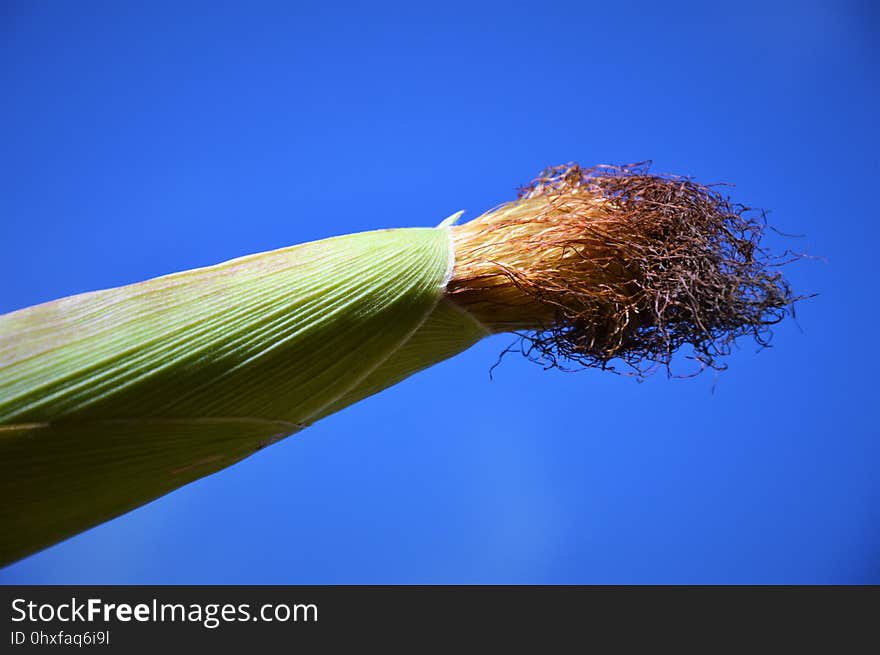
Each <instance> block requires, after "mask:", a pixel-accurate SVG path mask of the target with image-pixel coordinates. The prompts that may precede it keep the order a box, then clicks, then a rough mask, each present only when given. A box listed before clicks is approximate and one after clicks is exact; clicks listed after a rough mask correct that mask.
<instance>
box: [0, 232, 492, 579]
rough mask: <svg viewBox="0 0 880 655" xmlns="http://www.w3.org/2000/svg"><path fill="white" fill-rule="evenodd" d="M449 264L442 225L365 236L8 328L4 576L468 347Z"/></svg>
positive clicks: (110, 294)
mask: <svg viewBox="0 0 880 655" xmlns="http://www.w3.org/2000/svg"><path fill="white" fill-rule="evenodd" d="M451 259H452V258H451V253H450V239H449V231H448V228H447V227H446V226H445V225H444V226H441V227H440V228H435V229H428V228H410V229H396V230H382V231H375V232H366V233H361V234H354V235H347V236H343V237H336V238H333V239H326V240H322V241H317V242H313V243H308V244H303V245H300V246H294V247H291V248H285V249H282V250H276V251H273V252H269V253H262V254H258V255H251V256H248V257H243V258H240V259H236V260H232V261H229V262H226V263H223V264H219V265H217V266H211V267H208V268H203V269H197V270H194V271H187V272H184V273H178V274H174V275H168V276H165V277H161V278H157V279H154V280H149V281H147V282H142V283H138V284H133V285H129V286H126V287H121V288H118V289H110V290H106V291H97V292H92V293H86V294H82V295H78V296H73V297H71V298H65V299H61V300H57V301H54V302H50V303H46V304H43V305H39V306H36V307H30V308H27V309H23V310H20V311H17V312H13V313H11V314H7V315H5V316H0V496H2V498H3V503H2V507H0V525H2V528H3V529H2V537H0V563H2V564H6V563H9V562H11V561H14V560H16V559H18V558H21V557H24V556H26V555H28V554H30V553H33V552H36V551H37V550H40V549H42V548H44V547H46V546H48V545H51V544H53V543H55V542H57V541H59V540H61V539H64V538H66V537H69V536H71V535H73V534H76V533H77V532H80V531H82V530H84V529H87V528H89V527H91V526H94V525H97V524H98V523H101V522H103V521H106V520H108V519H110V518H112V517H114V516H117V515H119V514H121V513H123V512H126V511H128V510H130V509H133V508H135V507H137V506H139V505H142V504H144V503H146V502H149V501H150V500H152V499H154V498H156V497H158V496H161V495H163V494H165V493H168V492H169V491H172V490H173V489H176V488H178V487H180V486H182V485H184V484H186V483H188V482H191V481H193V480H196V479H198V478H201V477H203V476H205V475H209V474H211V473H213V472H216V471H218V470H220V469H222V468H225V467H227V466H229V465H230V464H233V463H234V462H236V461H239V460H241V459H242V458H244V457H247V456H248V455H250V454H252V453H253V452H255V451H256V450H259V449H260V448H262V447H264V446H265V445H267V444H269V443H272V442H274V441H277V440H278V439H280V438H282V437H284V436H287V435H289V434H293V433H295V432H296V431H298V430H299V429H302V428H303V427H305V426H307V425H308V424H310V423H312V422H314V421H316V420H318V419H320V418H322V417H324V416H327V415H329V414H331V413H333V412H335V411H338V410H340V409H342V408H344V407H346V406H348V405H350V404H352V403H354V402H356V401H358V400H360V399H361V398H364V397H366V396H368V395H371V394H373V393H376V392H378V391H380V390H382V389H384V388H385V387H387V386H389V385H391V384H394V383H395V382H397V381H399V380H401V379H403V378H405V377H407V376H408V375H411V374H412V373H414V372H416V371H418V370H420V369H422V368H425V367H427V366H430V365H432V364H434V363H436V362H438V361H441V360H443V359H446V358H447V357H450V356H452V355H454V354H456V353H458V352H460V351H462V350H464V349H465V348H467V347H469V346H470V345H472V344H473V343H474V342H475V341H477V340H478V339H480V338H481V337H482V336H484V335H485V334H486V332H485V330H484V329H483V328H482V326H481V325H480V324H479V323H477V322H476V321H475V320H474V319H473V318H471V317H470V316H469V315H468V314H467V313H466V312H464V311H462V310H461V309H458V308H457V307H455V306H453V305H452V304H450V303H449V302H448V301H446V300H441V299H442V297H443V292H444V287H445V284H446V281H447V279H448V276H449V274H450V267H451Z"/></svg>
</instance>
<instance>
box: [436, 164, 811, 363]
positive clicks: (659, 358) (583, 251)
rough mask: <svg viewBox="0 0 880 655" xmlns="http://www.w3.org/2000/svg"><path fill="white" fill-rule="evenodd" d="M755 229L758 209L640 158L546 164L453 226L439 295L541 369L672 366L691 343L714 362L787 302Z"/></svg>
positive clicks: (760, 224) (787, 292)
mask: <svg viewBox="0 0 880 655" xmlns="http://www.w3.org/2000/svg"><path fill="white" fill-rule="evenodd" d="M764 228H765V220H764V215H763V213H762V212H756V211H753V210H751V209H749V208H748V207H745V206H743V205H740V204H735V203H732V202H731V201H730V199H729V198H726V197H724V196H722V195H721V194H720V193H718V192H717V191H716V190H715V189H713V188H711V187H708V186H704V185H701V184H698V183H696V182H694V181H693V180H691V179H690V178H685V177H675V176H668V175H656V174H652V173H650V172H649V168H648V164H647V163H642V164H635V165H630V166H623V167H615V166H599V167H594V168H581V167H580V166H578V165H577V164H568V165H565V166H557V167H553V168H549V169H547V170H545V171H544V172H543V173H542V174H541V175H540V176H539V177H538V178H536V179H535V180H534V181H533V182H532V183H531V184H530V185H529V186H527V187H524V188H523V189H521V191H520V194H519V198H518V199H517V200H515V201H513V202H510V203H507V204H504V205H501V206H500V207H498V208H496V209H493V210H492V211H489V212H487V213H486V214H483V215H482V216H480V217H479V218H477V219H475V220H473V221H471V222H470V223H467V224H464V225H461V226H456V227H455V228H453V238H454V241H455V249H456V264H455V270H454V274H453V277H452V280H451V281H450V283H449V286H448V289H447V293H448V295H449V297H450V298H452V299H453V300H454V301H455V302H458V303H459V304H460V305H462V306H463V307H465V308H467V309H468V310H469V311H470V312H472V313H473V314H474V315H475V316H476V317H477V318H478V319H479V320H481V321H482V322H483V323H484V324H485V325H486V326H487V327H488V328H489V329H490V330H492V331H495V332H506V331H513V332H517V333H518V334H520V335H521V336H522V338H523V341H522V345H521V350H522V351H523V352H524V353H525V354H526V355H527V356H528V357H529V358H531V359H533V360H535V361H538V362H540V363H542V364H544V365H546V366H548V367H552V366H558V367H561V368H573V367H574V368H577V367H599V368H603V369H612V370H614V369H615V364H616V363H617V362H621V363H623V364H625V365H626V367H627V368H626V369H625V370H628V371H629V372H631V373H634V374H636V375H638V376H643V375H645V374H647V373H650V372H652V371H654V370H656V369H657V368H663V367H665V368H666V370H667V372H670V373H671V369H670V366H671V363H672V358H673V354H674V353H675V352H676V351H678V350H679V349H680V348H682V347H689V348H690V353H689V356H690V357H692V358H693V359H695V360H696V361H697V362H698V364H699V370H702V369H703V368H706V367H709V368H714V369H719V370H720V369H723V368H724V367H725V366H724V364H723V362H722V361H721V359H722V358H723V357H724V356H726V355H728V354H729V353H730V351H731V348H732V346H733V344H734V342H735V341H736V339H738V338H739V337H741V336H746V335H748V336H752V337H754V339H755V340H756V341H757V342H758V343H759V344H760V345H761V346H766V345H767V343H768V341H769V338H770V336H771V333H770V326H772V325H773V324H775V323H777V322H779V321H780V320H782V319H783V318H784V317H785V316H786V315H787V314H789V313H791V312H792V307H793V303H794V302H795V301H796V300H798V298H796V297H794V296H793V294H792V291H791V289H790V286H789V284H788V283H787V282H786V281H785V279H784V278H783V277H782V274H781V273H780V272H779V271H777V270H774V266H775V265H777V264H779V263H781V258H779V257H776V256H773V255H771V254H770V253H769V252H767V251H766V250H765V249H763V248H762V247H761V246H760V241H761V236H762V234H763V231H764Z"/></svg>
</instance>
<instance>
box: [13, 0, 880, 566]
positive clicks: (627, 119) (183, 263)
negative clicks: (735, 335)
mask: <svg viewBox="0 0 880 655" xmlns="http://www.w3.org/2000/svg"><path fill="white" fill-rule="evenodd" d="M318 4H319V3H308V4H301V5H300V4H297V3H292V2H287V3H266V2H248V3H244V2H238V3H196V2H188V3H166V2H154V3H95V2H83V3H32V2H11V3H10V2H7V3H4V5H3V9H2V10H0V11H2V12H3V15H2V18H0V82H2V88H3V96H4V100H3V102H2V103H0V139H2V142H3V144H4V145H3V148H2V150H0V173H2V175H0V216H2V220H0V244H2V255H3V256H2V257H0V279H2V280H3V281H4V282H3V284H2V286H0V312H6V311H11V310H14V309H18V308H21V307H24V306H27V305H30V304H35V303H38V302H42V301H46V300H50V299H53V298H57V297H61V296H64V295H69V294H73V293H78V292H82V291H87V290H92V289H99V288H106V287H111V286H117V285H120V284H125V283H129V282H135V281H138V280H142V279H146V278H149V277H153V276H156V275H161V274H164V273H169V272H173V271H177V270H183V269H187V268H193V267H196V266H202V265H207V264H212V263H216V262H219V261H223V260H226V259H229V258H232V257H236V256H239V255H242V254H246V253H251V252H258V251H262V250H268V249H272V248H277V247H282V246H286V245H290V244H294V243H299V242H303V241H308V240H312V239H317V238H322V237H326V236H332V235H336V234H342V233H347V232H354V231H359V230H367V229H373V228H378V227H398V226H426V225H434V224H436V223H437V222H438V221H439V220H440V219H442V218H444V217H446V216H448V215H449V214H450V213H452V212H454V211H456V210H458V209H466V210H467V214H466V217H474V216H476V215H477V214H478V213H480V212H481V211H483V210H485V209H487V208H489V207H491V206H494V205H495V204H497V203H499V202H501V201H504V200H506V199H509V198H511V197H512V196H513V195H514V193H515V188H516V187H517V186H518V185H520V184H523V183H525V182H528V180H529V179H531V177H533V176H534V175H535V174H536V173H538V172H539V171H540V170H541V169H542V168H544V167H545V166H547V165H551V164H558V163H563V162H567V161H571V160H577V161H579V162H581V163H583V164H586V165H591V164H597V163H625V162H633V161H640V160H644V159H652V160H653V161H654V170H656V171H658V172H670V173H680V174H686V175H692V176H695V177H696V178H697V179H699V180H701V181H705V182H732V183H735V184H736V187H735V188H732V189H731V194H732V195H733V197H734V198H735V199H736V200H740V201H742V202H744V203H746V204H750V205H753V206H758V207H763V208H766V209H768V210H769V211H770V215H769V216H770V220H771V222H772V223H773V224H774V225H775V226H776V227H778V228H779V229H780V230H782V231H784V232H789V233H798V234H804V235H805V236H804V237H802V238H798V239H796V240H794V241H791V240H785V239H782V238H781V237H778V236H775V235H772V236H771V237H770V242H771V243H773V244H775V245H776V246H777V247H779V246H782V247H788V246H793V247H794V248H796V249H799V250H804V251H807V252H810V253H813V254H816V255H821V256H823V257H824V260H821V261H820V260H817V261H807V262H800V263H797V264H795V265H794V266H792V267H791V269H790V271H789V277H790V279H791V281H792V282H793V284H794V286H795V288H796V289H797V290H799V291H802V292H815V293H818V294H819V296H818V297H816V298H814V299H812V300H809V301H808V302H804V303H802V304H801V305H800V306H799V308H798V319H797V323H794V322H789V323H787V324H784V325H781V326H779V328H778V329H777V330H776V338H775V340H774V347H773V348H772V349H769V350H765V351H762V352H760V353H758V354H756V353H755V347H754V346H753V345H752V344H749V343H743V344H742V348H741V349H740V350H739V351H738V352H736V353H735V354H734V356H733V357H732V358H731V361H730V364H731V367H730V370H729V371H727V372H726V373H723V374H721V375H719V376H717V377H714V376H712V375H704V376H703V377H701V378H698V379H696V380H691V381H677V380H667V379H665V378H664V377H663V376H657V377H655V378H653V379H651V380H649V381H648V382H646V383H644V384H637V383H635V382H633V381H632V380H629V379H625V378H619V377H616V376H614V375H610V374H607V373H604V374H603V373H601V372H596V371H588V372H583V373H575V374H565V373H561V372H557V371H546V372H545V371H543V370H541V368H540V367H538V366H535V365H533V364H530V363H528V362H526V361H523V360H521V359H517V358H515V357H508V358H506V359H505V361H504V363H503V365H502V366H501V367H500V368H499V369H496V370H495V375H494V380H491V381H490V379H489V375H488V370H489V367H490V366H491V365H492V364H493V363H494V362H495V359H496V357H497V354H498V352H499V351H500V350H502V349H503V348H504V347H505V346H506V345H507V344H508V343H509V339H507V338H506V337H502V336H499V337H493V338H491V339H488V340H486V341H484V342H482V343H480V344H478V345H477V346H476V347H474V348H473V349H471V350H470V351H468V352H466V353H464V354H463V355H460V356H459V357H457V358H455V359H453V360H450V361H447V362H445V363H443V364H441V365H439V366H436V367H434V368H433V369H430V370H428V371H426V372H423V373H421V374H419V375H417V376H414V377H413V378H410V379H409V380H407V381H405V382H404V383H402V384H400V385H398V386H396V387H394V388H392V389H390V390H387V391H385V392H383V393H382V394H380V395H378V396H375V397H373V398H370V399H368V400H366V401H363V402H361V403H359V404H357V405H356V406H353V407H350V408H348V409H347V410H345V411H343V412H341V413H339V414H337V415H334V416H332V417H330V418H328V419H326V420H324V421H322V422H320V423H319V424H317V425H314V426H312V427H310V428H309V429H308V430H306V431H304V432H302V433H301V434H300V435H298V436H296V437H293V438H291V439H288V440H286V441H283V442H281V443H279V444H277V445H275V446H272V447H271V448H268V449H265V450H263V451H261V452H259V453H257V454H256V455H254V456H253V457H251V458H249V459H248V460H246V461H244V462H242V463H240V464H238V465H236V466H234V467H232V468H230V469H227V470H225V471H222V472H220V473H219V474H216V475H214V476H211V477H209V478H206V479H203V480H201V481H199V482H197V483H195V484H192V485H190V486H188V487H185V488H183V489H180V490H178V491H176V492H174V493H172V494H170V495H168V496H166V497H164V498H162V499H160V500H158V501H156V502H153V503H151V504H149V505H147V506H145V507H142V508H140V509H138V510H136V511H134V512H131V513H129V514H127V515H125V516H123V517H120V518H118V519H116V520H114V521H111V522H109V523H107V524H104V525H102V526H99V527H97V528H95V529H93V530H90V531H89V532H87V533H84V534H82V535H80V536H78V537H75V538H73V539H70V540H69V541H67V542H65V543H62V544H59V545H57V546H55V547H52V548H50V549H48V550H46V551H44V552H42V553H39V554H37V555H35V556H32V557H30V558H28V559H26V560H23V561H21V562H19V563H17V564H14V565H12V566H10V567H7V568H6V569H3V570H0V583H118V584H127V583H279V584H281V583H292V584H295V583H864V582H873V583H880V481H878V478H877V475H876V470H877V462H878V459H880V439H878V434H877V433H878V430H877V429H876V428H871V427H870V426H871V425H872V424H874V423H875V421H876V419H875V418H874V417H875V409H872V407H874V408H876V402H875V400H874V396H875V392H874V389H873V383H874V371H873V363H874V362H875V361H876V355H875V354H874V353H873V350H872V349H873V348H874V347H876V346H875V345H874V344H873V341H872V340H871V338H869V337H870V335H868V334H867V332H866V330H870V329H872V328H871V326H872V325H875V324H876V319H877V309H876V305H875V304H874V302H875V299H874V298H875V295H876V284H874V283H873V281H872V277H873V276H874V275H875V274H876V273H875V261H876V248H877V245H876V244H877V243H878V242H880V233H878V232H880V230H878V227H877V223H878V221H877V215H876V214H877V209H876V207H877V205H876V200H875V189H876V186H877V179H878V175H880V165H878V161H880V160H878V154H877V153H878V130H877V125H876V117H877V115H878V104H880V103H878V96H880V84H878V80H877V70H878V65H880V61H878V56H877V49H876V41H877V38H878V36H880V34H878V28H880V13H878V11H877V9H876V6H874V5H873V3H870V2H861V3H858V2H792V3H786V2H782V3H778V2H760V3H734V4H730V3H727V4H718V3H694V4H689V3H676V2H672V3H589V2H584V3H574V4H572V3H568V4H558V5H540V4H536V3H533V2H532V3H518V2H504V3H497V4H495V3H484V2H469V3H456V2H446V3H431V4H426V5H425V4H422V3H401V4H396V3H333V4H321V6H318ZM862 338H864V339H865V343H864V344H862V343H860V342H859V339H862Z"/></svg>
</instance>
